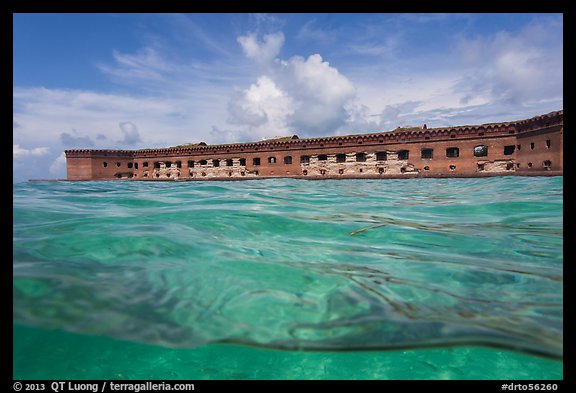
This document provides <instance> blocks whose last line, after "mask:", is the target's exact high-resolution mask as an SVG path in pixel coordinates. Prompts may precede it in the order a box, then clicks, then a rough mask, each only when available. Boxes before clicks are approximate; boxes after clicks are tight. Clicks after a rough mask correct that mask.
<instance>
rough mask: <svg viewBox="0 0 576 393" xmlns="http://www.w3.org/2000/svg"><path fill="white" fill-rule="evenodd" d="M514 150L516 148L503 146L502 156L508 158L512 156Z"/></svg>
mask: <svg viewBox="0 0 576 393" xmlns="http://www.w3.org/2000/svg"><path fill="white" fill-rule="evenodd" d="M515 149H516V146H514V145H509V146H504V155H505V156H510V155H512V154H514V150H515Z"/></svg>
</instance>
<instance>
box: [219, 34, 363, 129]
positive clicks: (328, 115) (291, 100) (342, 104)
mask: <svg viewBox="0 0 576 393" xmlns="http://www.w3.org/2000/svg"><path fill="white" fill-rule="evenodd" d="M270 37H281V40H280V39H279V38H278V39H272V38H270ZM283 37H284V36H283V35H282V34H281V33H279V34H276V35H267V36H265V37H264V43H263V44H259V43H258V40H257V37H256V36H255V35H254V34H252V35H249V36H243V37H240V38H239V39H238V42H240V44H241V45H242V47H243V49H244V53H245V54H246V56H247V57H249V58H252V59H254V60H256V61H257V62H262V61H264V60H265V61H268V62H269V64H268V65H269V67H268V69H267V71H266V73H265V74H264V75H261V76H260V77H259V78H258V79H257V81H256V83H253V84H252V85H251V86H250V87H249V88H247V89H245V90H243V91H241V92H240V93H237V94H236V95H235V96H233V97H232V99H231V100H230V102H229V104H228V112H229V119H228V120H229V122H230V123H232V124H236V125H242V126H246V127H248V128H250V129H253V130H255V129H256V128H258V130H259V132H260V134H265V135H261V136H271V135H278V133H282V132H283V133H286V132H288V133H290V132H295V131H299V130H301V131H303V135H306V134H308V135H315V134H323V135H325V134H328V133H333V132H335V131H336V130H337V129H338V128H339V127H341V126H343V125H344V124H345V123H346V120H347V118H348V117H349V116H350V114H349V113H348V111H347V107H348V105H349V104H350V102H351V101H352V100H353V99H354V98H355V95H356V90H355V88H354V85H353V84H352V82H351V81H350V80H348V79H347V78H346V77H345V76H344V75H342V74H341V73H340V72H339V71H338V70H337V69H336V68H334V67H332V66H331V65H330V64H329V63H328V62H327V61H325V60H323V59H322V56H320V55H319V54H314V55H311V56H309V57H308V58H306V59H305V58H303V57H300V56H294V57H292V58H290V59H288V60H280V59H274V60H275V61H273V62H272V61H271V60H272V59H271V57H272V56H276V55H277V54H278V50H279V46H280V45H281V43H282V42H283V39H284V38H283ZM281 41H282V42H281Z"/></svg>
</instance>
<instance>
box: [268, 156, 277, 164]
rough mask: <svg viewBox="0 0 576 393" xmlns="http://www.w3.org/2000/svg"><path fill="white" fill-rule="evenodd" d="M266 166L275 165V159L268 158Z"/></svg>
mask: <svg viewBox="0 0 576 393" xmlns="http://www.w3.org/2000/svg"><path fill="white" fill-rule="evenodd" d="M268 164H276V157H268Z"/></svg>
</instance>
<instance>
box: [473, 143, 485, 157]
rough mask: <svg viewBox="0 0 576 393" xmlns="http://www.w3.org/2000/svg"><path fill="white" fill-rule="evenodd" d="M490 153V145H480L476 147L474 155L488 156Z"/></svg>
mask: <svg viewBox="0 0 576 393" xmlns="http://www.w3.org/2000/svg"><path fill="white" fill-rule="evenodd" d="M487 155H488V146H485V145H478V146H476V147H475V148H474V157H486V156H487Z"/></svg>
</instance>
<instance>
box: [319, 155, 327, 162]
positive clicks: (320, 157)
mask: <svg viewBox="0 0 576 393" xmlns="http://www.w3.org/2000/svg"><path fill="white" fill-rule="evenodd" d="M327 160H328V156H327V155H326V154H320V155H319V156H318V161H327Z"/></svg>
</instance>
